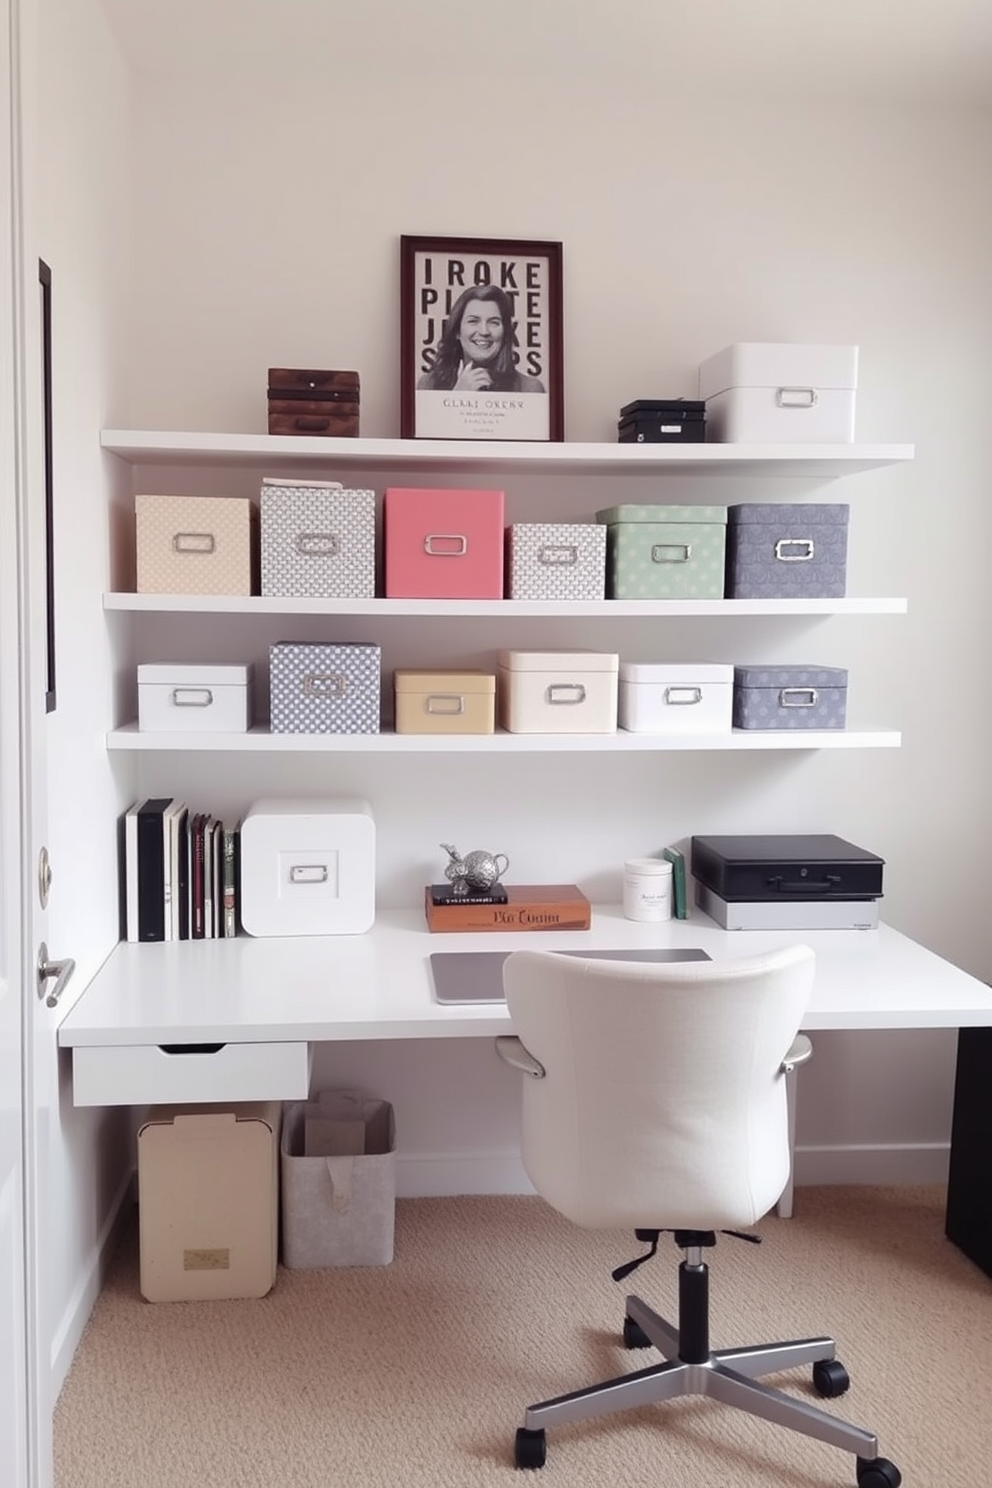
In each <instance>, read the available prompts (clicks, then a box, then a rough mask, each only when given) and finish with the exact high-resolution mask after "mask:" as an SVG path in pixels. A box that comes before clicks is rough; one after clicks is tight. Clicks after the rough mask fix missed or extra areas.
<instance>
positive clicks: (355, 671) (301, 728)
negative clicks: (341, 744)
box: [269, 641, 382, 734]
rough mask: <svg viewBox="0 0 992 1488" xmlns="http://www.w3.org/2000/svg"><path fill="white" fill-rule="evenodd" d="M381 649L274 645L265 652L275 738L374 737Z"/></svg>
mask: <svg viewBox="0 0 992 1488" xmlns="http://www.w3.org/2000/svg"><path fill="white" fill-rule="evenodd" d="M381 670H382V656H381V648H380V647H379V646H373V645H366V644H363V643H359V642H355V643H348V644H345V643H340V644H333V643H327V644H325V643H319V642H318V643H311V644H308V643H297V642H293V641H279V642H277V643H276V644H275V645H274V646H271V647H270V648H269V705H270V707H269V711H270V721H269V727H270V729H271V731H272V733H274V734H377V733H378V732H379V693H380V685H379V678H380V674H381Z"/></svg>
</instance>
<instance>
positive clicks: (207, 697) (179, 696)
mask: <svg viewBox="0 0 992 1488" xmlns="http://www.w3.org/2000/svg"><path fill="white" fill-rule="evenodd" d="M213 700H214V695H213V693H212V692H211V691H210V688H209V687H174V688H173V689H172V701H173V703H174V704H175V706H176V707H177V708H209V707H210V705H211V703H212V702H213Z"/></svg>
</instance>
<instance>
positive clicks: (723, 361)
mask: <svg viewBox="0 0 992 1488" xmlns="http://www.w3.org/2000/svg"><path fill="white" fill-rule="evenodd" d="M857 386H858V348H857V347H856V346H824V345H815V344H813V343H809V344H807V343H804V342H798V341H797V342H793V341H740V342H737V343H736V344H735V345H734V346H728V347H726V348H725V349H724V350H723V351H720V352H717V354H716V355H715V356H711V357H709V358H708V359H707V360H706V361H705V362H703V363H702V364H701V366H700V368H699V396H700V398H702V399H704V401H705V403H706V438H707V440H709V441H710V442H714V441H715V442H717V443H725V444H850V443H852V441H853V439H854V402H855V394H856V391H857Z"/></svg>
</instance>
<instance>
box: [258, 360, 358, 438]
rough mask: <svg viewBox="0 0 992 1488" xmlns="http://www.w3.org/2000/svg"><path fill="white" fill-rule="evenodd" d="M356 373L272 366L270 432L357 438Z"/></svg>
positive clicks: (270, 378) (270, 379)
mask: <svg viewBox="0 0 992 1488" xmlns="http://www.w3.org/2000/svg"><path fill="white" fill-rule="evenodd" d="M359 392H360V386H359V377H358V373H357V372H315V371H312V370H308V369H306V368H296V367H270V368H269V433H270V434H318V435H326V436H328V437H334V438H351V439H357V438H358V412H359Z"/></svg>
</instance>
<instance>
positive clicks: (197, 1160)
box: [138, 1101, 282, 1302]
mask: <svg viewBox="0 0 992 1488" xmlns="http://www.w3.org/2000/svg"><path fill="white" fill-rule="evenodd" d="M281 1112H282V1106H281V1104H280V1103H279V1102H278V1101H268V1102H250V1103H248V1104H244V1105H236V1106H216V1105H214V1106H153V1107H152V1108H151V1110H150V1112H149V1114H148V1117H147V1119H146V1120H145V1121H144V1122H143V1123H142V1125H141V1126H140V1127H139V1128H138V1243H139V1252H140V1270H141V1282H140V1284H141V1294H142V1296H143V1297H144V1298H145V1299H146V1300H147V1301H149V1302H203V1301H208V1300H209V1301H216V1300H219V1299H227V1298H232V1297H264V1296H265V1294H266V1292H268V1291H270V1290H271V1288H272V1285H273V1283H274V1281H275V1279H276V1266H277V1262H278V1258H279V1251H278V1243H279V1128H280V1118H281Z"/></svg>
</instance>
